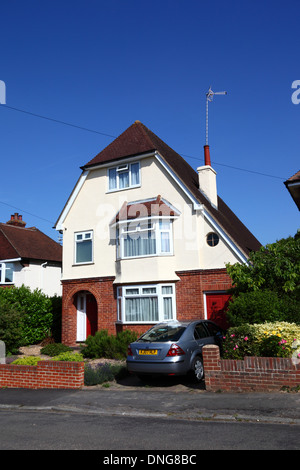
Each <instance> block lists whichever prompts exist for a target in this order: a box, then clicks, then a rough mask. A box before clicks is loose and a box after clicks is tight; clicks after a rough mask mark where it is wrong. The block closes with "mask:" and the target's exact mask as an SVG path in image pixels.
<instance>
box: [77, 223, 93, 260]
mask: <svg viewBox="0 0 300 470" xmlns="http://www.w3.org/2000/svg"><path fill="white" fill-rule="evenodd" d="M92 262H93V232H92V231H89V232H78V233H75V264H83V263H92Z"/></svg>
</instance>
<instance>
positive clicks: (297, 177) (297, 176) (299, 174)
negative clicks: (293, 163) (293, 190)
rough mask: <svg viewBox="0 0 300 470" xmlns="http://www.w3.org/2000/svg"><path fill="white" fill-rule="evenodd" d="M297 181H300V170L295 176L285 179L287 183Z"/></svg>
mask: <svg viewBox="0 0 300 470" xmlns="http://www.w3.org/2000/svg"><path fill="white" fill-rule="evenodd" d="M295 181H300V170H299V171H297V173H295V174H294V175H293V176H291V177H290V178H289V179H288V180H286V181H285V185H287V184H288V183H294V182H295Z"/></svg>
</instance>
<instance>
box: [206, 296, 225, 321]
mask: <svg viewBox="0 0 300 470" xmlns="http://www.w3.org/2000/svg"><path fill="white" fill-rule="evenodd" d="M229 299H230V295H228V294H222V293H212V294H206V311H207V319H208V320H211V321H214V322H215V323H216V324H217V325H219V326H220V327H221V328H224V329H226V328H228V323H227V320H226V310H227V307H228V304H229Z"/></svg>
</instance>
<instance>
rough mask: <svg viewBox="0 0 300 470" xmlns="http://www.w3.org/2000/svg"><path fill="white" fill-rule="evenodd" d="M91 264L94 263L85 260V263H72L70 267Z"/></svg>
mask: <svg viewBox="0 0 300 470" xmlns="http://www.w3.org/2000/svg"><path fill="white" fill-rule="evenodd" d="M91 264H95V263H94V261H87V262H86V263H74V264H72V268H74V267H75V266H89V265H91Z"/></svg>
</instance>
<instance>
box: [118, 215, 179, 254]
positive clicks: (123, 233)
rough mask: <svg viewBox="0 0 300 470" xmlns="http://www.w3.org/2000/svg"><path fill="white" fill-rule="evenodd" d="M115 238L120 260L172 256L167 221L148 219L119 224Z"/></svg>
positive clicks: (171, 244) (170, 233) (169, 229)
mask: <svg viewBox="0 0 300 470" xmlns="http://www.w3.org/2000/svg"><path fill="white" fill-rule="evenodd" d="M117 237H118V240H117V257H118V258H121V259H123V258H137V257H142V256H155V255H157V256H163V255H172V254H173V240H172V224H171V221H170V220H169V219H152V218H149V219H145V220H143V221H140V220H135V221H132V222H129V223H128V222H127V223H125V224H120V226H119V228H118V230H117Z"/></svg>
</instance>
